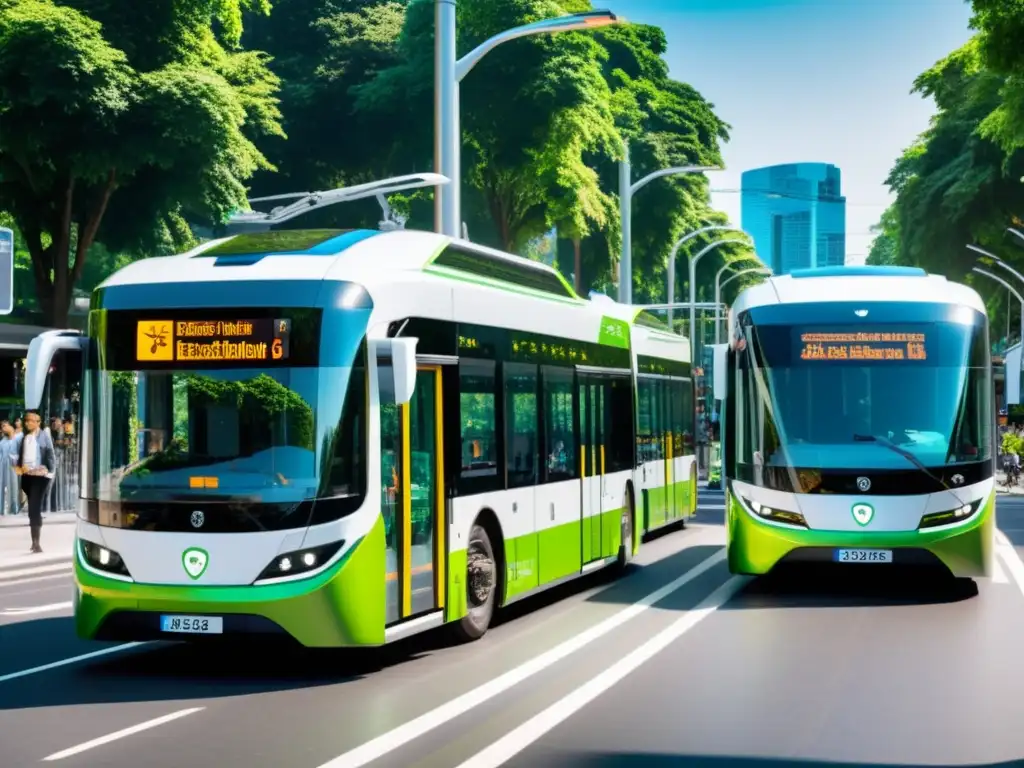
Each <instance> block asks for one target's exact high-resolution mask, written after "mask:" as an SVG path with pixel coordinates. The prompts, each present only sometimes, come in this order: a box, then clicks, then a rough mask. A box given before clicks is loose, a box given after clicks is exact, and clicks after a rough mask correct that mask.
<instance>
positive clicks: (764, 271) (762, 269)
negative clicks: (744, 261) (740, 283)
mask: <svg viewBox="0 0 1024 768" xmlns="http://www.w3.org/2000/svg"><path fill="white" fill-rule="evenodd" d="M751 272H756V273H757V274H759V275H770V274H772V270H771V267H750V268H748V269H741V270H740V271H739V272H737V273H736V274H734V275H731V276H730V277H727V278H726V279H725V280H723V281H722V284H721V285H720V286H716V287H717V288H718V291H717V293H716V295H715V302H718V301H720V300H721V292H722V288H725V286H727V285H728V284H729V283H731V282H732V281H733V280H735V279H736V278H737V277H740V276H741V275H747V274H750V273H751ZM716 311H717V310H716ZM715 343H716V344H717V343H718V320H717V318H716V320H715Z"/></svg>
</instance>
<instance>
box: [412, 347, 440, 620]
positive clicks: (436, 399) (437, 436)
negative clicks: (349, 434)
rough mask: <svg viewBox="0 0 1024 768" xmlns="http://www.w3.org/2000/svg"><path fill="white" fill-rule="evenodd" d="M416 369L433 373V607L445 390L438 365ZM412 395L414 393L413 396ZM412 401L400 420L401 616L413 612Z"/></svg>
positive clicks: (437, 569) (437, 585)
mask: <svg viewBox="0 0 1024 768" xmlns="http://www.w3.org/2000/svg"><path fill="white" fill-rule="evenodd" d="M416 371H417V373H419V372H420V371H427V372H433V374H434V484H435V485H434V504H435V511H434V544H435V546H434V595H435V601H436V605H435V606H434V608H435V609H439V608H444V604H445V590H444V588H445V576H446V574H447V570H448V568H447V560H448V558H447V554H448V553H447V548H446V543H445V533H446V529H445V522H446V521H445V517H446V515H445V493H444V491H445V488H444V391H443V385H442V379H441V366H439V365H418V366H416ZM413 397H415V395H413ZM410 408H411V403H405V404H403V405H402V406H401V419H402V536H401V548H402V553H401V561H402V609H401V616H402V618H403V619H405V618H408V617H409V616H410V615H411V614H412V575H413V574H412V439H411V424H412V413H411V410H410Z"/></svg>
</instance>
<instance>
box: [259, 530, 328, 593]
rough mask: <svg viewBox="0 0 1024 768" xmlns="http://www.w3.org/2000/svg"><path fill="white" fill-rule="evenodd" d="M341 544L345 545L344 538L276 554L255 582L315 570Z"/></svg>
mask: <svg viewBox="0 0 1024 768" xmlns="http://www.w3.org/2000/svg"><path fill="white" fill-rule="evenodd" d="M343 546H345V542H344V540H342V541H332V542H331V543H330V544H321V545H320V546H318V547H307V548H306V549H297V550H295V551H293V552H284V553H282V554H279V555H276V556H275V557H274V559H273V560H271V561H270V565H268V566H267V567H266V568H264V569H263V572H262V573H261V574H260V575H259V578H257V579H256V582H257V583H258V582H261V581H265V580H267V579H283V578H285V577H286V576H295V575H299V574H303V573H309V572H310V571H315V570H317V569H318V568H320V567H321V566H322V565H323V564H324V563H326V562H327V561H329V560H330V559H331V558H332V557H334V555H335V554H337V552H338V550H339V549H341V548H342V547H343Z"/></svg>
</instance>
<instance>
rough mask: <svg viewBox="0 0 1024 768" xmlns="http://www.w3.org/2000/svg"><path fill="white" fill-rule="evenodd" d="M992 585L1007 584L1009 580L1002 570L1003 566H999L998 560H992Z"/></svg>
mask: <svg viewBox="0 0 1024 768" xmlns="http://www.w3.org/2000/svg"><path fill="white" fill-rule="evenodd" d="M992 583H993V584H1009V583H1010V580H1009V579H1008V578H1007V577H1006V571H1004V570H1003V566H1001V565H1000V564H999V558H998V557H993V558H992Z"/></svg>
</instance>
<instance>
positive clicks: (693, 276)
mask: <svg viewBox="0 0 1024 768" xmlns="http://www.w3.org/2000/svg"><path fill="white" fill-rule="evenodd" d="M726 243H743V244H744V245H749V243H748V242H747V241H746V240H741V239H740V238H738V237H730V238H726V239H725V240H716V241H715V242H713V243H711V244H709V245H705V246H704V247H703V248H701V249H700V251H698V252H697V255H696V256H693V257H691V258H690V327H689V329H688V330H689V334H690V360H692V361H693V362H694V365H696V360H697V334H696V333H695V332H694V330H693V326H694V325H695V324H696V322H697V314H696V312H695V311H694V309H693V307H694V303H695V302H696V301H697V262H698V261H700V259H701V257H702V256H703V255H704V254H705V253H707V252H708V251H711V250H712V249H714V248H717V247H718V246H720V245H725V244H726ZM726 282H728V281H726Z"/></svg>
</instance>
